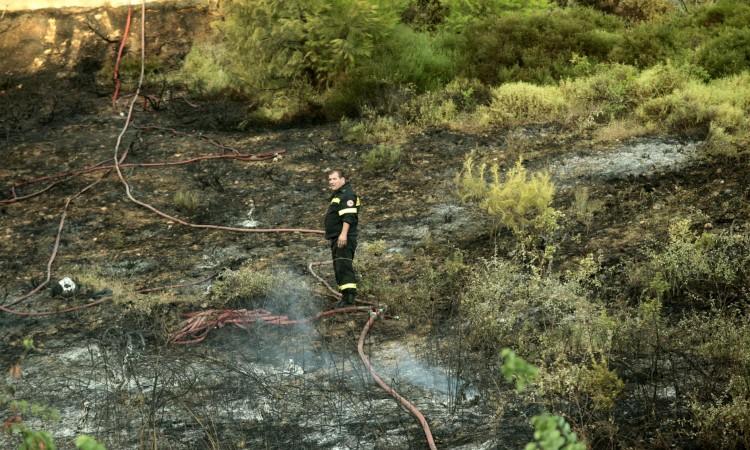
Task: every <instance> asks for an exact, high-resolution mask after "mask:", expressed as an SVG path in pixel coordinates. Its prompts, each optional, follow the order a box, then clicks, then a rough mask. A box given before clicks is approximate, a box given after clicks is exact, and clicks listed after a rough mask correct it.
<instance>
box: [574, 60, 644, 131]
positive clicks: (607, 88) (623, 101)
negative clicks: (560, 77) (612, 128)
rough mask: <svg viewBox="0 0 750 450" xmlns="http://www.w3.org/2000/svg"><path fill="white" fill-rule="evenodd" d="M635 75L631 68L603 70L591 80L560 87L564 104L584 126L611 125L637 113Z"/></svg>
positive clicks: (633, 69) (577, 80)
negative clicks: (588, 122)
mask: <svg viewBox="0 0 750 450" xmlns="http://www.w3.org/2000/svg"><path fill="white" fill-rule="evenodd" d="M636 75H637V70H636V69H635V68H634V67H631V66H624V65H619V64H614V65H605V66H601V67H600V68H599V69H598V70H597V72H596V73H595V74H593V75H591V76H589V77H585V78H578V79H575V80H571V81H565V82H563V83H561V91H562V94H563V96H564V100H563V101H564V102H565V103H566V104H568V105H569V108H570V109H571V114H572V115H574V116H576V117H579V120H582V121H583V122H585V121H591V122H597V123H608V122H611V121H612V120H614V119H616V118H619V117H622V116H624V115H625V114H627V113H628V112H630V111H632V110H633V109H634V107H635V105H636V103H635V100H636V98H635V90H636Z"/></svg>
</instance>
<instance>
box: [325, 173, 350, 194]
mask: <svg viewBox="0 0 750 450" xmlns="http://www.w3.org/2000/svg"><path fill="white" fill-rule="evenodd" d="M344 183H346V178H344V177H342V176H340V175H339V174H338V172H333V173H332V174H329V175H328V189H330V190H332V191H335V190H338V189H339V188H340V187H341V186H343V185H344Z"/></svg>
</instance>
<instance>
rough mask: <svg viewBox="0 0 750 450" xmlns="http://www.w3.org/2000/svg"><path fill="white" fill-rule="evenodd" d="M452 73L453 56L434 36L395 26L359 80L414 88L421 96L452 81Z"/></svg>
mask: <svg viewBox="0 0 750 450" xmlns="http://www.w3.org/2000/svg"><path fill="white" fill-rule="evenodd" d="M455 70H456V69H455V62H454V60H453V55H452V54H451V53H450V52H449V51H448V50H447V49H445V48H443V47H442V46H440V44H439V42H437V40H436V39H435V37H434V36H433V35H431V34H428V33H424V32H418V31H415V30H413V29H411V28H409V27H407V26H405V25H398V26H396V27H394V29H393V31H392V32H391V34H390V35H389V36H388V39H386V40H385V42H384V43H383V46H382V47H379V48H378V49H376V50H375V52H374V54H373V58H372V60H371V63H370V64H367V65H365V66H363V69H362V71H361V72H360V74H359V76H366V77H370V78H374V79H378V80H385V81H387V82H389V83H394V84H401V85H408V86H413V87H414V88H415V89H416V91H417V92H424V91H427V90H432V89H437V88H440V87H441V86H443V85H444V84H445V83H447V82H448V81H450V80H451V79H453V77H454V73H455Z"/></svg>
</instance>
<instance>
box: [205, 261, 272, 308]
mask: <svg viewBox="0 0 750 450" xmlns="http://www.w3.org/2000/svg"><path fill="white" fill-rule="evenodd" d="M278 283H279V281H278V280H277V278H276V277H275V276H274V275H273V274H272V273H271V272H270V271H267V270H255V269H253V268H251V267H241V268H240V269H238V270H225V271H224V272H223V273H222V274H221V276H220V277H219V278H218V279H217V280H216V282H215V283H214V284H213V285H212V286H211V297H212V298H214V299H216V300H220V301H221V302H222V303H227V302H231V301H235V300H253V299H258V298H262V297H265V296H267V295H269V294H270V293H271V292H272V291H273V289H274V287H275V286H276V285H277V284H278Z"/></svg>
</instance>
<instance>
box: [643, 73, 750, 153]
mask: <svg viewBox="0 0 750 450" xmlns="http://www.w3.org/2000/svg"><path fill="white" fill-rule="evenodd" d="M748 113H750V73H748V72H744V73H742V74H740V75H734V76H731V77H728V78H722V79H718V80H713V81H711V82H709V83H707V84H706V83H702V82H700V81H690V82H688V83H687V84H685V85H684V86H683V87H682V88H680V89H677V90H675V91H674V92H673V93H671V94H668V95H665V96H662V97H656V98H653V99H651V100H648V101H646V102H645V103H644V104H643V105H642V106H641V107H639V108H638V110H637V111H636V114H637V116H638V117H639V118H640V119H641V120H643V121H644V122H645V123H648V124H651V125H652V126H653V127H655V128H661V129H666V130H668V131H672V132H679V133H691V132H693V133H694V132H700V133H702V134H704V135H708V133H709V131H710V130H712V129H713V130H714V135H713V136H709V137H713V138H717V137H718V138H721V137H722V134H723V135H724V136H731V138H727V139H726V141H727V142H725V144H726V145H730V146H737V147H738V148H741V147H742V145H740V144H741V143H743V142H745V141H746V140H747V138H748V134H750V119H748ZM720 142H721V141H720ZM709 143H712V142H709ZM713 144H717V143H716V142H713Z"/></svg>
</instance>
